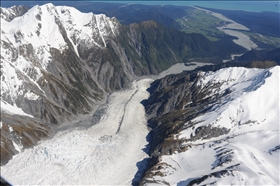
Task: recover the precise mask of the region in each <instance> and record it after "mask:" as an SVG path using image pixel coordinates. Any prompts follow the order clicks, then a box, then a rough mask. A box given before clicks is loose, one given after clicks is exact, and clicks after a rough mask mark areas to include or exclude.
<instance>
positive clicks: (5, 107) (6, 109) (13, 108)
mask: <svg viewBox="0 0 280 186" xmlns="http://www.w3.org/2000/svg"><path fill="white" fill-rule="evenodd" d="M1 113H8V114H11V115H23V116H29V117H31V118H33V116H32V115H30V114H27V113H25V112H24V111H23V110H22V109H21V108H19V107H18V106H17V105H15V104H14V105H11V104H9V103H7V102H5V101H4V100H2V99H1Z"/></svg>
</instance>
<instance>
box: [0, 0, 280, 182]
mask: <svg viewBox="0 0 280 186" xmlns="http://www.w3.org/2000/svg"><path fill="white" fill-rule="evenodd" d="M97 5H98V6H96V7H95V9H94V8H93V9H94V10H95V11H94V12H97V13H100V14H95V13H92V12H88V13H83V12H80V11H79V10H77V9H75V8H73V7H69V6H55V5H53V4H51V3H48V4H45V5H42V6H38V5H36V6H34V7H31V8H28V7H25V6H13V7H10V8H2V7H1V166H4V165H6V164H7V163H8V162H9V161H10V160H11V159H13V156H14V155H16V154H18V153H22V152H23V151H24V150H26V149H30V148H32V149H33V148H34V146H36V145H38V144H39V143H40V142H41V141H42V140H44V139H51V138H52V137H54V136H55V135H56V134H57V132H59V131H63V130H66V129H71V128H74V126H75V127H90V126H82V124H81V126H79V123H82V122H81V121H80V122H79V121H76V120H77V119H78V118H80V117H81V116H84V117H86V116H89V117H90V119H89V120H90V121H91V125H94V124H95V123H98V122H100V121H103V120H106V117H105V116H106V115H105V114H104V113H103V112H104V111H103V110H106V109H110V106H108V105H109V103H110V101H111V99H113V98H111V97H110V96H111V95H112V94H113V93H114V92H116V91H125V90H130V91H131V90H134V89H135V88H136V91H135V92H134V93H133V94H132V95H131V97H130V98H129V99H128V102H127V103H126V104H123V108H124V109H123V112H124V113H127V112H128V111H127V110H126V108H127V104H128V103H129V101H131V100H133V99H132V98H133V96H134V95H137V93H139V92H138V89H139V90H142V89H143V87H138V84H137V86H136V85H135V82H134V80H139V79H141V78H143V77H147V76H149V77H155V76H154V75H159V74H160V73H161V72H162V71H164V70H167V69H169V67H171V66H172V65H174V64H177V63H181V64H185V65H186V66H192V65H193V63H192V62H195V61H199V62H200V63H202V67H199V68H196V69H195V70H193V71H186V72H183V73H180V74H176V75H175V74H173V75H168V76H166V77H163V78H161V79H157V80H155V81H154V82H153V83H152V84H151V86H150V88H149V89H148V91H149V93H150V97H149V98H148V99H146V100H143V101H142V104H143V105H144V107H145V112H146V116H147V119H148V121H147V123H148V127H150V133H149V135H148V136H147V140H148V142H149V145H148V146H147V147H146V149H145V150H143V151H145V152H146V153H147V156H148V158H145V159H143V162H141V161H140V162H138V163H137V165H139V166H138V168H139V170H138V172H137V173H136V176H135V179H134V180H133V181H132V184H133V185H139V184H140V185H150V184H166V185H174V184H177V185H195V184H197V185H205V184H229V183H232V184H242V185H243V184H267V183H270V184H277V183H279V178H277V176H276V175H278V174H273V173H274V172H276V173H277V172H278V173H279V169H277V165H279V160H278V159H277V157H278V156H279V141H277V139H278V138H279V120H277V119H279V104H278V103H279V66H277V65H279V63H280V60H279V55H280V53H279V48H271V46H269V47H268V48H267V49H266V48H263V49H262V50H261V49H258V48H257V49H254V50H251V51H247V50H246V49H245V48H244V47H242V46H240V45H237V44H236V43H235V42H234V41H233V39H235V37H232V36H228V35H223V36H221V37H220V38H219V40H217V41H210V40H209V39H208V38H207V37H206V36H204V35H202V34H199V33H184V32H182V31H179V30H180V29H181V26H180V24H179V23H178V22H177V21H176V19H177V18H181V17H182V16H185V15H186V12H185V9H184V10H183V9H181V8H178V7H174V6H163V7H158V6H150V7H149V6H144V5H143V6H140V5H139V6H138V5H131V6H123V7H122V8H119V9H118V10H116V11H113V12H112V11H109V10H112V9H113V8H114V7H115V6H116V5H114V4H112V7H111V8H109V9H106V7H104V4H102V3H101V4H97ZM107 5H108V4H107ZM118 6H119V5H118ZM80 8H81V7H80ZM85 8H88V7H85ZM120 10H123V11H124V12H123V13H122V12H121V11H120ZM213 11H214V10H213ZM104 12H107V13H106V15H105V14H102V13H104ZM110 12H111V13H110ZM127 12H128V13H127ZM129 12H130V13H129ZM174 12H176V14H174ZM243 13H244V12H243ZM107 14H109V16H111V17H108V15H107ZM126 14H129V15H131V16H128V17H125V16H124V15H126ZM228 14H229V16H231V14H232V12H230V13H228ZM143 15H146V16H143ZM250 15H251V14H250ZM266 15H267V14H266ZM113 16H115V17H113ZM116 17H117V18H116ZM149 18H153V19H154V20H148V19H149ZM232 18H236V20H237V21H239V19H240V18H239V17H238V16H237V17H234V16H233V17H232ZM247 22H248V21H247V20H246V24H247ZM250 28H252V29H253V31H259V30H258V29H255V30H254V27H250ZM275 30H277V28H276V27H273V29H272V32H270V35H272V36H274V37H276V36H275ZM262 31H263V30H262ZM264 46H265V45H264ZM233 54H239V55H240V57H236V58H234V57H232V56H231V55H233ZM229 58H232V60H231V61H230V62H227V63H223V60H224V59H229ZM209 63H211V65H209ZM204 65H205V66H204ZM138 83H139V82H138ZM135 86H136V87H135ZM139 86H140V85H139ZM145 86H146V85H145ZM131 87H134V89H133V88H131ZM275 87H276V88H275ZM277 87H278V89H277ZM141 88H142V89H141ZM270 90H275V91H270ZM126 93H127V92H126ZM126 93H125V94H126ZM125 94H124V95H125ZM139 94H140V93H139ZM143 94H144V93H143ZM113 95H114V94H113ZM128 95H129V94H128ZM135 99H136V98H135ZM131 104H134V103H131ZM104 105H107V106H104ZM128 105H129V104H128ZM105 107H106V109H104V108H105ZM107 107H108V108H107ZM128 108H133V106H131V105H130V107H128ZM137 108H138V107H137ZM139 108H140V107H139ZM104 117H105V119H104ZM125 118H126V117H125V115H123V116H122V118H121V119H120V125H119V128H118V130H117V132H116V134H118V131H120V130H121V128H122V122H123V120H125ZM129 118H132V116H129ZM110 121H111V120H110ZM125 121H127V119H126V120H125ZM141 121H142V120H141ZM73 123H75V124H74V125H73ZM124 128H125V127H124ZM132 128H133V127H132ZM142 133H143V135H144V134H145V132H143V131H142ZM142 133H141V134H142ZM96 136H98V135H96ZM111 139H112V135H111V138H110V135H104V136H102V137H100V140H101V141H102V143H103V142H104V140H105V141H111ZM117 139H118V138H117ZM132 139H134V138H132ZM137 139H138V138H137ZM116 143H117V142H116ZM136 143H137V142H136ZM142 143H144V142H143V141H141V144H142ZM71 145H72V144H71ZM71 145H70V146H71ZM40 148H41V146H40V147H39V146H38V149H39V150H38V151H40V152H41V150H40ZM100 148H101V147H100ZM33 150H35V151H36V148H34V149H33ZM118 150H120V149H118ZM28 152H30V151H28ZM42 152H43V151H42ZM116 152H118V151H116ZM204 154H206V155H207V156H206V155H205V156H204ZM43 155H45V152H44V153H43ZM141 156H142V155H141ZM96 161H97V160H96ZM102 161H103V160H102ZM102 161H101V162H102ZM104 161H105V160H104ZM106 163H107V162H106ZM142 163H143V164H144V165H145V167H144V168H143V167H142V166H140V165H142ZM81 167H82V165H81ZM139 175H140V176H139ZM139 177H140V178H139ZM249 178H253V179H250V181H248V179H249ZM62 183H64V182H63V180H62ZM66 183H67V182H66ZM77 183H80V182H77ZM89 183H92V182H89Z"/></svg>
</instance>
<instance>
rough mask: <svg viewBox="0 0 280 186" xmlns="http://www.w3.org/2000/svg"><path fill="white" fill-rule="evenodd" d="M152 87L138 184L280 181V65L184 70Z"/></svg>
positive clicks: (273, 182) (147, 104)
mask: <svg viewBox="0 0 280 186" xmlns="http://www.w3.org/2000/svg"><path fill="white" fill-rule="evenodd" d="M271 90H274V91H271ZM151 93H152V94H151V97H150V98H149V99H148V100H147V101H146V103H145V107H146V112H147V113H148V117H149V118H150V120H149V125H150V126H151V127H152V128H153V130H152V131H151V136H152V139H151V149H150V156H151V157H152V159H151V162H150V165H149V169H148V170H147V171H146V173H145V175H144V177H143V179H142V182H141V184H144V185H145V184H151V183H153V184H170V185H174V184H178V185H205V184H240V185H247V184H248V185H252V184H253V185H261V184H276V185H277V184H279V177H278V176H277V175H279V168H278V166H279V158H278V157H279V66H276V67H273V68H271V69H246V68H243V67H242V68H241V67H231V68H225V69H221V70H218V71H216V72H202V71H200V72H193V73H182V74H180V75H173V76H168V77H165V78H164V79H161V80H158V81H156V82H154V84H153V85H152V87H151Z"/></svg>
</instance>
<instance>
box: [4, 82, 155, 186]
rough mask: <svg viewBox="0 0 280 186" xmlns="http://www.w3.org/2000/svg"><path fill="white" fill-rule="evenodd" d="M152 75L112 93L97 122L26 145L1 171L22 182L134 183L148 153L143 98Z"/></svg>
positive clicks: (19, 182) (146, 95) (6, 176)
mask: <svg viewBox="0 0 280 186" xmlns="http://www.w3.org/2000/svg"><path fill="white" fill-rule="evenodd" d="M151 81H152V80H151V79H142V80H138V81H136V82H134V83H133V87H132V88H131V89H129V90H125V91H120V92H116V93H113V94H112V95H111V96H110V97H109V101H108V104H107V105H106V113H105V114H104V115H103V117H102V119H101V120H100V122H99V123H98V124H96V125H94V126H92V127H90V128H88V129H73V130H70V131H64V132H59V133H57V134H56V135H55V136H54V138H52V139H50V140H45V141H42V142H41V143H40V144H39V145H38V146H35V147H33V148H32V149H26V150H25V151H23V152H21V153H20V154H18V155H16V156H14V158H13V159H12V160H11V161H10V162H9V163H8V164H7V165H5V166H2V167H1V175H2V176H3V177H4V178H6V179H7V180H9V181H11V183H12V184H19V185H21V184H36V185H37V184H48V185H53V184H55V185H57V184H59V185H61V184H67V185H68V184H91V185H92V184H94V185H96V184H102V185H104V184H105V185H130V184H131V181H132V180H133V178H134V176H135V174H136V172H137V171H138V168H137V166H136V164H137V162H139V161H140V160H142V159H144V158H146V157H147V154H146V153H145V152H144V151H143V150H142V149H143V148H145V145H146V144H147V141H146V138H145V137H146V135H147V134H148V132H149V131H148V128H147V125H146V122H147V121H146V118H145V110H144V107H143V105H142V104H141V103H140V102H141V100H143V99H146V98H147V97H148V96H149V93H148V92H146V89H147V87H148V86H149V84H150V82H151ZM117 131H118V132H117ZM138 179H139V178H138Z"/></svg>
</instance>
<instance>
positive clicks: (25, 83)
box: [1, 4, 119, 162]
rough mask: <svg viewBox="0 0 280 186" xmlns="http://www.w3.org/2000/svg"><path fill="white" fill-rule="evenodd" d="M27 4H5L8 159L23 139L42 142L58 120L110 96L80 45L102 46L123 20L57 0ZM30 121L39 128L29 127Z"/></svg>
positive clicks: (3, 44)
mask: <svg viewBox="0 0 280 186" xmlns="http://www.w3.org/2000/svg"><path fill="white" fill-rule="evenodd" d="M22 9H23V8H19V7H12V8H1V114H2V123H1V126H2V130H1V131H2V132H1V136H2V137H3V138H5V139H6V140H7V141H6V143H5V145H3V144H1V149H2V148H3V150H1V151H2V152H7V153H6V154H5V155H3V154H4V153H1V157H2V158H1V159H2V160H3V162H5V161H6V160H5V161H4V159H6V158H5V157H7V156H8V155H9V154H13V153H15V152H16V151H15V147H16V146H17V145H18V146H23V147H28V146H32V145H34V144H36V141H38V139H40V138H42V137H46V136H48V135H49V134H50V133H52V130H51V129H50V127H51V126H52V125H57V124H58V123H61V122H63V121H65V120H71V116H73V115H76V114H83V113H88V112H89V111H91V110H92V109H93V106H94V105H95V103H96V102H98V101H100V100H101V99H103V98H104V96H103V92H104V91H103V90H102V89H103V88H102V87H101V86H100V85H99V83H98V82H97V80H96V79H97V78H96V76H95V75H94V73H93V70H90V69H91V68H90V67H88V65H89V64H87V63H86V62H84V61H83V60H82V59H81V58H80V53H79V50H81V46H82V45H83V46H82V47H83V48H85V45H86V47H88V48H91V49H94V48H98V49H100V50H102V49H103V48H104V47H106V43H107V42H108V38H109V37H116V36H117V34H118V25H119V23H118V21H117V20H116V19H115V18H108V17H106V16H105V15H103V14H100V15H94V14H93V13H81V12H79V11H78V10H76V9H74V8H71V7H64V6H58V7H55V6H54V5H52V4H45V5H43V6H34V7H33V8H31V9H29V10H28V11H27V10H26V11H27V12H26V13H24V11H23V10H22ZM19 10H22V11H19ZM24 10H25V9H24ZM21 14H23V15H21ZM95 67H96V66H95ZM97 70H98V68H97ZM11 115H15V117H10V116H11ZM18 121H20V122H18ZM31 123H32V124H31ZM28 125H29V126H28ZM26 127H27V128H31V130H33V131H30V130H29V132H27V133H25V132H26V129H24V128H26ZM8 128H10V129H11V130H12V131H14V133H13V134H11V130H10V131H9V130H8ZM22 130H23V131H25V132H22ZM30 132H31V133H30ZM11 139H13V140H11ZM12 142H13V143H12ZM17 143H18V144H17ZM13 144H14V145H13ZM15 144H17V145H15Z"/></svg>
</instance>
